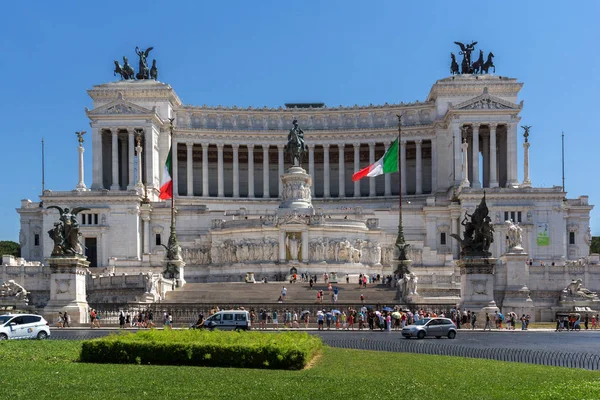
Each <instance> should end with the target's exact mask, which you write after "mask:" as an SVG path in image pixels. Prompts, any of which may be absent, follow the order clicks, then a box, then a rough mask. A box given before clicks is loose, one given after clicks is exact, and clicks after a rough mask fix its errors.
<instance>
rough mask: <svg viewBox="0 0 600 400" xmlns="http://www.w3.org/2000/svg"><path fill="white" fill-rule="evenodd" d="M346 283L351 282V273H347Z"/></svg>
mask: <svg viewBox="0 0 600 400" xmlns="http://www.w3.org/2000/svg"><path fill="white" fill-rule="evenodd" d="M346 283H350V275H348V274H346Z"/></svg>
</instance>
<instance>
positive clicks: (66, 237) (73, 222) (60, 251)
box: [47, 206, 89, 256]
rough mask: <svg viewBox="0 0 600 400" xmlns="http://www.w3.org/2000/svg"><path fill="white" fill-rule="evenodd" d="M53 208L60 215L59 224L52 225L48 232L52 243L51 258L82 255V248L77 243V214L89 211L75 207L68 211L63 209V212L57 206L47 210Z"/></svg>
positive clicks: (78, 234)
mask: <svg viewBox="0 0 600 400" xmlns="http://www.w3.org/2000/svg"><path fill="white" fill-rule="evenodd" d="M51 208H55V209H57V210H58V212H59V213H60V222H55V223H54V228H52V229H50V230H49V231H48V236H50V238H51V239H52V241H53V242H54V247H53V249H52V256H62V255H75V254H78V255H83V247H82V246H81V243H79V236H81V234H80V233H79V221H77V214H78V213H79V212H81V211H85V210H89V208H85V207H75V208H73V210H70V209H69V207H65V209H64V210H63V209H62V208H60V207H58V206H50V207H48V208H47V209H51Z"/></svg>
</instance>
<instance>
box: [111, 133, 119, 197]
mask: <svg viewBox="0 0 600 400" xmlns="http://www.w3.org/2000/svg"><path fill="white" fill-rule="evenodd" d="M110 133H111V134H112V185H111V186H110V190H119V131H118V130H117V129H111V130H110Z"/></svg>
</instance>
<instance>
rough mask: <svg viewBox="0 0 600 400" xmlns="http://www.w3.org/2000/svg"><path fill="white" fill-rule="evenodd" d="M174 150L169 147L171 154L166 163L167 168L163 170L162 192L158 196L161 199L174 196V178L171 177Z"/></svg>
mask: <svg viewBox="0 0 600 400" xmlns="http://www.w3.org/2000/svg"><path fill="white" fill-rule="evenodd" d="M172 153H173V151H172V150H171V149H169V156H168V157H167V162H166V163H165V169H164V171H163V177H162V181H161V183H160V194H159V195H158V198H159V199H161V200H168V199H170V198H172V197H173V178H171V171H172V169H171V154H172Z"/></svg>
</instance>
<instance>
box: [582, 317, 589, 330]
mask: <svg viewBox="0 0 600 400" xmlns="http://www.w3.org/2000/svg"><path fill="white" fill-rule="evenodd" d="M589 321H590V316H589V315H587V314H585V318H584V319H583V326H585V329H586V330H587V329H588V323H589Z"/></svg>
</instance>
